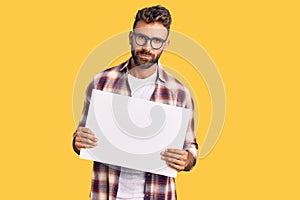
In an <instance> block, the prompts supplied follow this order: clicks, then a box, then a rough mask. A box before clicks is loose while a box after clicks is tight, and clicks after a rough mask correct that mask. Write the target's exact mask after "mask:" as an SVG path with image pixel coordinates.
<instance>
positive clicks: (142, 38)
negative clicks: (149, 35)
mask: <svg viewBox="0 0 300 200" xmlns="http://www.w3.org/2000/svg"><path fill="white" fill-rule="evenodd" d="M137 38H138V39H139V40H146V37H145V36H143V35H138V36H137Z"/></svg>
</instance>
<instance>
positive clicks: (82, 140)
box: [75, 127, 98, 150]
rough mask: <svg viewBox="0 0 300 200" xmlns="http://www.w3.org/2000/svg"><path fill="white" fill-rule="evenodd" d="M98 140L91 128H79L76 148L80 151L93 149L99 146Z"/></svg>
mask: <svg viewBox="0 0 300 200" xmlns="http://www.w3.org/2000/svg"><path fill="white" fill-rule="evenodd" d="M97 141H98V140H97V138H96V136H95V134H94V133H93V132H92V131H91V129H89V128H85V127H79V128H78V129H77V131H76V136H75V147H76V148H77V149H78V150H80V149H81V148H93V147H96V146H97Z"/></svg>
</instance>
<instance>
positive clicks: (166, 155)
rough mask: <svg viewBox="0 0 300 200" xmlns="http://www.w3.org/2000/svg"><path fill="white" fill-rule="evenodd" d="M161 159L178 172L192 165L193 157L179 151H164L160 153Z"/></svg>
mask: <svg viewBox="0 0 300 200" xmlns="http://www.w3.org/2000/svg"><path fill="white" fill-rule="evenodd" d="M161 159H162V160H164V161H166V163H167V165H169V166H170V167H172V168H174V169H176V170H177V171H178V172H180V171H183V170H187V169H188V168H189V167H191V165H192V164H193V163H194V157H193V155H192V154H191V153H190V152H189V151H186V150H181V149H166V150H165V151H163V152H161Z"/></svg>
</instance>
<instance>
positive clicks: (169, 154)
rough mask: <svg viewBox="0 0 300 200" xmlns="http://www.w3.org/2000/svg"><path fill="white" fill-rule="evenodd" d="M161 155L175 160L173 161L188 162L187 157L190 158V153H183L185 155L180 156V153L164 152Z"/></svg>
mask: <svg viewBox="0 0 300 200" xmlns="http://www.w3.org/2000/svg"><path fill="white" fill-rule="evenodd" d="M161 155H162V156H165V157H169V158H173V159H178V160H186V159H187V156H188V153H187V152H186V153H183V154H178V153H173V152H167V151H164V152H162V153H161Z"/></svg>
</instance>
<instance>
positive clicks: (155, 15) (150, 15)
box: [133, 5, 172, 32]
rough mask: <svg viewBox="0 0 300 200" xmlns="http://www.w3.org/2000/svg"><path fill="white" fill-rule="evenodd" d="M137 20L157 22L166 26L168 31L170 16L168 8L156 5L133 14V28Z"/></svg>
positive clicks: (148, 22)
mask: <svg viewBox="0 0 300 200" xmlns="http://www.w3.org/2000/svg"><path fill="white" fill-rule="evenodd" d="M138 21H144V22H146V23H147V24H150V23H154V22H159V23H161V24H162V25H163V26H164V27H166V28H167V29H168V32H169V30H170V26H171V22H172V18H171V14H170V12H169V10H168V9H166V8H165V7H163V6H160V5H157V6H152V7H146V8H143V9H142V10H139V11H138V12H137V14H136V16H135V20H134V23H133V29H134V28H135V26H136V24H137V22H138Z"/></svg>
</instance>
